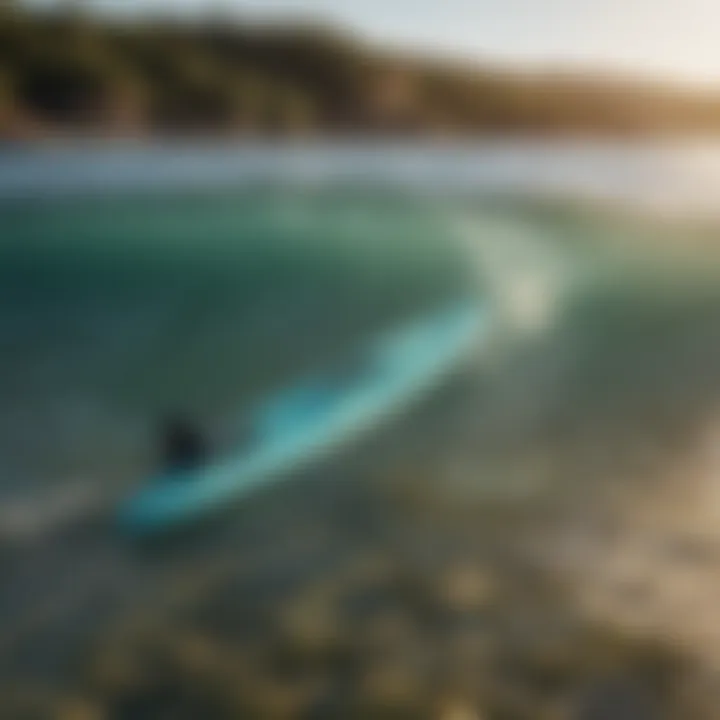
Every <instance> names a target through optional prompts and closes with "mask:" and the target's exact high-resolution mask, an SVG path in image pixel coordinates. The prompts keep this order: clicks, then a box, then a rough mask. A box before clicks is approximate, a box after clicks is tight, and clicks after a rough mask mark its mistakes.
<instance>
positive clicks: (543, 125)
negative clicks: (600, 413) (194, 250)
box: [0, 2, 720, 137]
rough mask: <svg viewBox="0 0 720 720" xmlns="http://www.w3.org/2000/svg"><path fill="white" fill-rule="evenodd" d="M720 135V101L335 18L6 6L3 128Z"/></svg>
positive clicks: (8, 133)
mask: <svg viewBox="0 0 720 720" xmlns="http://www.w3.org/2000/svg"><path fill="white" fill-rule="evenodd" d="M716 130H720V96H718V97H707V96H702V95H700V94H691V93H690V92H683V91H680V90H677V89H668V88H663V87H659V86H655V85H651V84H647V83H640V82H631V81H629V80H619V79H607V78H606V79H603V78H600V77H597V76H591V75H578V76H575V77H573V76H571V75H566V76H561V75H558V74H545V75H542V74H538V73H536V74H521V73H510V72H500V71H498V70H495V69H493V70H482V69H477V68H472V67H463V66H459V65H451V64H448V63H441V62H437V61H432V60H421V59H418V58H408V57H401V56H397V55H395V56H394V55H392V54H390V53H384V52H381V51H378V50H377V49H373V48H371V47H369V46H367V45H363V44H362V43H361V42H358V41H357V40H355V39H353V38H350V37H347V36H345V35H343V34H341V33H339V32H335V31H332V32H331V31H328V30H327V29H323V28H317V27H309V26H304V27H303V26H294V27H280V26H277V25H266V26H258V25H243V24H241V23H239V22H238V20H237V19H229V18H222V17H218V16H216V17H210V18H207V19H205V20H204V21H202V22H195V23H192V24H190V23H181V22H177V21H176V22H169V21H168V20H167V19H164V20H163V21H162V22H160V21H153V20H152V19H147V18H145V19H143V20H142V21H139V20H138V21H134V22H130V21H129V20H126V21H122V22H121V21H114V22H112V21H109V20H107V19H105V20H101V19H100V18H98V17H97V16H92V15H88V14H86V13H83V12H79V11H67V10H66V11H65V12H60V11H56V12H47V11H46V12H43V13H38V12H34V13H31V12H29V11H28V10H25V9H23V8H22V6H21V5H19V4H11V3H7V2H6V3H5V4H3V5H0V134H2V135H4V136H5V137H28V136H30V137H32V136H33V135H43V134H47V133H49V132H58V131H59V132H76V133H81V134H88V133H99V134H112V135H117V134H146V133H164V134H168V133H179V134H191V133H203V134H209V133H212V134H218V133H227V134H280V135H291V134H329V133H354V134H372V133H377V134H393V133H397V134H418V135H423V134H438V135H442V134H448V135H453V134H457V135H461V134H462V135H469V134H476V133H477V134H479V133H489V132H499V133H508V132H522V133H563V134H565V133H585V134H630V133H653V132H688V131H703V132H705V131H716Z"/></svg>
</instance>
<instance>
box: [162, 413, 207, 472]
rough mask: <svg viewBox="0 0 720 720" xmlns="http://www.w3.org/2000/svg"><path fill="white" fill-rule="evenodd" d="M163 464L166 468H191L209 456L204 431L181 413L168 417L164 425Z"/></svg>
mask: <svg viewBox="0 0 720 720" xmlns="http://www.w3.org/2000/svg"><path fill="white" fill-rule="evenodd" d="M162 435H163V439H162V442H163V464H164V467H165V469H166V470H170V471H173V470H175V471H177V470H191V469H192V468H195V467H197V466H198V465H201V464H202V463H203V462H204V461H205V459H206V458H207V456H208V447H207V443H206V441H205V438H204V437H203V435H202V433H201V432H200V431H199V430H198V428H197V427H195V426H194V425H193V423H192V422H190V421H189V420H187V419H186V418H184V417H182V416H181V415H172V416H170V417H168V418H167V419H166V420H165V422H164V425H163V432H162Z"/></svg>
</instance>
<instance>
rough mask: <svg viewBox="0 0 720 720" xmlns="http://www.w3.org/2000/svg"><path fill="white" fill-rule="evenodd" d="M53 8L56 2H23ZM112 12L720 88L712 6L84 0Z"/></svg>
mask: <svg viewBox="0 0 720 720" xmlns="http://www.w3.org/2000/svg"><path fill="white" fill-rule="evenodd" d="M26 1H27V4H34V5H52V4H57V2H59V0H26ZM85 4H86V5H88V6H97V7H98V8H100V9H103V10H107V11H112V12H138V11H140V12H142V11H156V10H164V11H169V12H174V13H182V14H187V13H190V14H192V13H194V12H202V11H207V10H208V9H210V8H222V9H223V10H225V11H232V12H234V11H237V12H238V13H240V14H243V15H252V16H254V15H259V16H267V15H273V16H274V15H279V16H283V15H286V14H290V15H292V16H294V17H297V16H300V17H303V16H306V17H309V18H313V19H321V20H325V21H330V22H333V23H336V24H339V25H341V26H345V27H349V28H350V29H351V30H353V31H354V32H355V33H357V34H359V35H360V36H361V37H365V38H367V39H369V40H371V41H379V42H381V43H384V44H388V45H391V46H392V45H394V46H399V47H402V48H410V49H418V50H420V51H425V52H432V53H435V54H439V55H443V56H451V57H452V56H459V57H462V58H468V57H469V58H476V59H478V60H479V61H499V62H501V63H507V64H521V65H525V66H527V65H531V66H536V65H540V66H543V67H547V66H550V67H557V66H563V67H570V68H572V67H576V68H577V67H582V68H590V69H599V70H603V69H607V70H611V71H618V70H619V71H629V72H632V73H634V74H638V75H649V76H657V77H659V78H666V79H670V80H674V81H678V80H679V81H683V82H684V81H690V82H693V83H702V84H708V83H710V84H717V85H718V86H719V87H720V0H85Z"/></svg>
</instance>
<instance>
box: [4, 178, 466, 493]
mask: <svg viewBox="0 0 720 720" xmlns="http://www.w3.org/2000/svg"><path fill="white" fill-rule="evenodd" d="M1 211H2V214H3V230H4V232H3V238H2V241H1V242H0V344H1V345H0V347H1V348H2V352H1V353H0V396H2V398H3V406H2V410H1V411H0V427H2V428H3V433H2V441H0V442H1V443H2V446H3V452H2V457H3V465H4V470H5V473H4V475H5V477H6V478H7V480H6V481H5V486H6V488H8V487H10V486H14V487H17V486H20V487H22V486H26V487H28V486H31V485H33V484H34V483H43V482H47V481H48V478H53V477H55V478H57V477H60V476H65V477H67V476H75V477H76V476H84V475H88V474H89V475H92V476H96V475H97V474H98V473H99V474H101V476H102V475H104V474H106V473H108V472H109V473H110V474H111V475H114V474H122V472H130V471H131V468H133V465H134V464H135V467H137V465H136V463H138V462H142V458H143V453H146V452H147V451H148V443H149V442H151V438H152V433H153V430H152V428H153V423H156V422H157V419H158V418H160V417H162V416H163V415H164V414H165V413H166V412H168V411H171V410H176V409H177V410H179V411H182V412H187V413H191V414H192V415H193V416H195V417H197V418H198V420H199V421H200V422H202V423H203V424H204V425H205V426H206V427H208V428H209V429H210V431H220V430H221V428H222V424H223V421H224V420H226V419H228V418H229V417H231V416H234V415H235V414H237V412H238V411H239V409H240V408H242V407H243V406H244V405H245V404H247V403H248V402H249V401H251V400H252V398H253V397H255V396H257V395H258V394H260V393H262V392H263V391H264V390H267V389H271V388H273V387H274V386H275V385H277V384H279V383H282V382H287V381H288V380H290V379H291V378H292V377H293V376H294V375H297V374H300V373H303V372H305V371H308V370H311V369H313V368H314V367H315V366H318V365H322V364H324V363H329V362H332V361H333V357H334V356H336V355H337V354H338V353H341V352H344V351H347V350H348V349H350V348H351V347H352V345H353V344H357V343H359V342H361V341H362V337H363V335H367V334H368V333H369V332H371V331H372V330H373V329H377V328H379V327H382V326H383V325H387V324H388V323H391V322H393V320H396V319H397V318H399V317H402V316H407V315H408V314H412V313H417V312H420V311H422V309H423V308H427V307H432V306H433V304H435V303H437V302H440V301H441V300H442V299H443V298H447V297H451V296H453V295H458V294H462V293H463V292H464V289H465V288H467V286H468V284H469V283H470V282H472V275H471V274H470V273H469V272H468V269H467V267H465V266H464V264H463V259H462V257H461V254H460V248H459V247H458V245H457V240H456V238H454V237H453V234H452V232H451V227H449V226H448V224H447V222H446V221H445V218H444V216H443V212H441V210H439V209H438V208H436V207H434V206H433V205H432V204H430V205H428V204H427V203H421V202H419V201H418V200H416V199H413V198H412V197H406V196H403V195H402V194H399V193H396V194H394V195H393V194H381V193H377V192H376V193H373V192H364V193H357V192H355V193H353V192H335V193H332V192H331V193H328V192H325V193H311V192H308V193H300V192H289V191H284V192H283V191H281V190H278V189H270V188H268V189H265V190H262V189H258V190H248V189H247V188H246V189H242V190H235V191H231V190H226V191H218V192H210V193H197V192H196V193H190V192H186V193H182V194H178V193H173V194H167V193H166V194H160V193H154V194H145V195H131V194H130V195H128V194H127V193H121V194H117V195H110V196H107V195H106V196H101V197H75V198H71V199H67V198H66V199H57V198H56V199H45V200H35V201H33V200H27V199H26V200H23V201H9V202H6V203H5V204H4V206H3V207H2V210H1Z"/></svg>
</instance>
